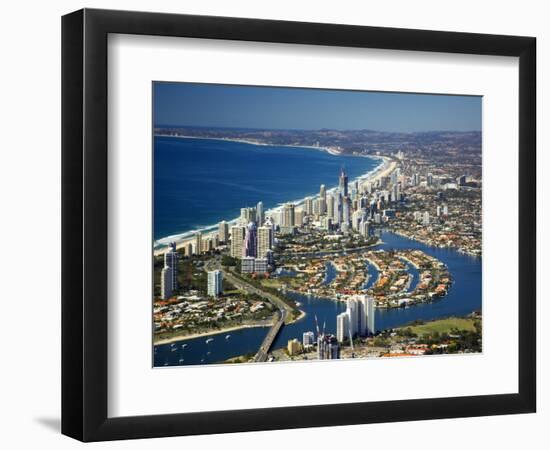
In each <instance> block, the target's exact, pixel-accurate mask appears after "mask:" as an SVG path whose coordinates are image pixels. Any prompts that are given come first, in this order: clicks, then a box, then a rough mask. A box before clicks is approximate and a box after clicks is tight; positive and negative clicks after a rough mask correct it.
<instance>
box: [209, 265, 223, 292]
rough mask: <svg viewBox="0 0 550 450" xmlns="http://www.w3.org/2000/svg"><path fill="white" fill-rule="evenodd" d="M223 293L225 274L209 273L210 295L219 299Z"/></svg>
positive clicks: (220, 272)
mask: <svg viewBox="0 0 550 450" xmlns="http://www.w3.org/2000/svg"><path fill="white" fill-rule="evenodd" d="M222 292H223V273H222V271H221V270H212V271H210V272H208V295H210V296H211V297H217V296H218V295H220V294H221V293H222Z"/></svg>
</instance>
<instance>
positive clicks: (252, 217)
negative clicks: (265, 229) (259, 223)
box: [240, 208, 256, 224]
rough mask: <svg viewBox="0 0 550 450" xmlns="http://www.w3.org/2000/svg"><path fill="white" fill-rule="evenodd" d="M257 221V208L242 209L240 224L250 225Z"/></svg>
mask: <svg viewBox="0 0 550 450" xmlns="http://www.w3.org/2000/svg"><path fill="white" fill-rule="evenodd" d="M255 221H256V208H241V217H240V222H241V223H243V224H248V223H250V222H255Z"/></svg>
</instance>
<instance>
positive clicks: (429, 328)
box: [403, 317, 475, 336]
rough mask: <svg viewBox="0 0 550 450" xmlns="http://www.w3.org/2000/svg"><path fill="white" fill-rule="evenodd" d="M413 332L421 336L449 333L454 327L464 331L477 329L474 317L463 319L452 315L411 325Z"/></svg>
mask: <svg viewBox="0 0 550 450" xmlns="http://www.w3.org/2000/svg"><path fill="white" fill-rule="evenodd" d="M403 328H410V329H411V330H412V332H413V333H415V334H416V335H418V336H420V335H423V334H431V333H434V332H436V331H437V332H438V333H449V332H450V331H451V330H452V329H453V328H455V329H458V330H464V331H475V328H474V319H463V318H458V317H450V318H448V319H441V320H434V321H433V322H426V323H425V324H422V325H414V326H410V327H403Z"/></svg>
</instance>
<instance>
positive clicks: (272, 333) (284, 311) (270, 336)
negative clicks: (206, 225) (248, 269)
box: [204, 258, 292, 362]
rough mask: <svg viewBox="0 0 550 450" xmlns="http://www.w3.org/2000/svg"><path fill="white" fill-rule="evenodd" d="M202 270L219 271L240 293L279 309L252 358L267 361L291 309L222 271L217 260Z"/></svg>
mask: <svg viewBox="0 0 550 450" xmlns="http://www.w3.org/2000/svg"><path fill="white" fill-rule="evenodd" d="M204 269H205V270H206V271H211V270H221V271H222V272H223V276H224V278H225V279H226V280H228V281H229V282H230V283H231V284H232V285H233V286H235V287H236V288H237V289H239V290H241V291H244V292H248V293H249V294H256V295H258V296H259V297H263V298H265V299H266V300H268V301H269V302H271V303H272V304H273V305H275V306H276V307H277V308H278V309H279V311H278V316H279V317H278V318H277V321H276V322H275V323H274V324H273V326H272V327H271V328H270V329H269V332H268V333H267V335H266V337H265V338H264V340H263V342H262V345H260V348H259V350H258V353H256V356H255V357H254V361H255V362H265V361H267V355H268V353H269V350H270V349H271V346H272V345H273V342H274V341H275V338H276V337H277V334H279V331H280V330H281V327H282V326H283V325H284V323H285V320H286V318H287V316H288V313H289V311H291V310H292V308H291V307H290V306H289V305H287V304H286V303H285V302H283V301H282V300H281V299H280V298H278V297H277V296H275V295H273V294H271V293H269V292H265V291H263V290H261V289H259V288H257V287H256V286H254V285H253V284H250V283H247V282H246V281H244V280H242V279H240V278H238V277H236V276H235V275H234V274H233V273H231V272H230V271H229V270H225V269H223V268H222V265H221V262H220V259H219V258H214V259H211V260H209V261H208V262H207V263H206V264H205V265H204Z"/></svg>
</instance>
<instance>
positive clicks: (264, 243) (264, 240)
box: [257, 226, 273, 258]
mask: <svg viewBox="0 0 550 450" xmlns="http://www.w3.org/2000/svg"><path fill="white" fill-rule="evenodd" d="M272 233H273V230H272V229H271V227H266V226H264V227H259V228H258V255H257V256H258V258H265V257H266V255H267V251H268V250H271V243H272V241H273V238H272Z"/></svg>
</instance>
